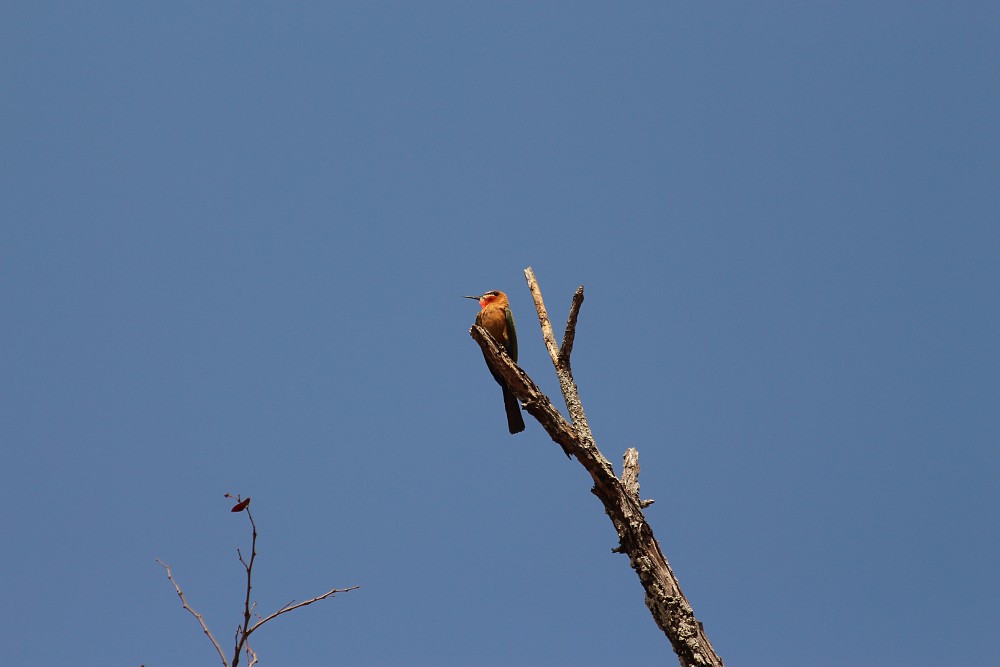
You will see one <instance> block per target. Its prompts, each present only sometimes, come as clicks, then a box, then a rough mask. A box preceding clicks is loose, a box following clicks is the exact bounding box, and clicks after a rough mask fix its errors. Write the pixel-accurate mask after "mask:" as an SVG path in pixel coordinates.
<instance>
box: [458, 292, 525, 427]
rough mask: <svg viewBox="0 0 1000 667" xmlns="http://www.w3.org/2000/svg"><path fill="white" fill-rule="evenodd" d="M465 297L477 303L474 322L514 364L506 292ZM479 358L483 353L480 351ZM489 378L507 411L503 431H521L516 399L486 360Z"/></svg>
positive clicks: (514, 335) (513, 336)
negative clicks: (495, 382) (493, 382)
mask: <svg viewBox="0 0 1000 667" xmlns="http://www.w3.org/2000/svg"><path fill="white" fill-rule="evenodd" d="M463 298H465V299H475V300H476V301H478V302H479V308H480V311H479V312H478V313H477V314H476V324H477V325H478V326H481V327H482V328H484V329H486V330H487V331H488V332H489V333H490V335H491V336H493V338H494V340H496V342H498V343H499V344H500V345H502V346H503V349H504V350H506V352H507V355H508V356H509V357H510V358H511V359H512V360H513V361H514V362H515V363H517V330H516V329H515V328H514V315H513V314H512V313H511V312H510V302H509V301H508V300H507V295H506V294H504V293H503V292H501V291H500V290H493V291H490V292H486V293H485V294H483V295H482V296H466V297H463ZM483 357H484V358H485V357H486V354H485V353H483ZM486 365H487V367H489V369H490V373H492V374H493V379H494V380H496V381H497V384H499V385H500V389H501V390H502V391H503V407H504V409H505V410H506V411H507V430H508V431H510V433H511V435H513V434H514V433H520V432H521V431H523V430H524V419H523V418H522V417H521V406H520V405H519V404H518V402H517V398H516V397H515V396H514V394H512V393H511V392H510V388H509V387H508V386H507V383H506V382H504V380H503V377H502V376H501V375H500V374H499V373H497V372H496V371H495V370H493V367H492V366H490V364H489V361H487V362H486Z"/></svg>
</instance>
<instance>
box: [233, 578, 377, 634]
mask: <svg viewBox="0 0 1000 667" xmlns="http://www.w3.org/2000/svg"><path fill="white" fill-rule="evenodd" d="M358 588H360V586H351V587H350V588H333V589H330V590H328V591H327V592H326V593H323V594H322V595H317V596H316V597H314V598H312V599H311V600H306V601H305V602H300V603H298V604H296V605H292V603H291V602H289V603H288V604H286V605H285V606H284V607H282V608H281V609H279V610H278V611H276V612H274V613H273V614H271V615H270V616H268V617H267V618H262V619H261V620H259V621H257V622H256V623H254V625H253V627H252V628H250V629H249V630H248V631H247V634H248V635H249V634H250V633H252V632H253V631H254V630H256V629H257V628H259V627H260V626H262V625H264V624H265V623H267V622H268V621H270V620H271V619H272V618H277V617H279V616H281V615H282V614H287V613H288V612H290V611H295V610H296V609H299V608H301V607H306V606H308V605H311V604H312V603H313V602H319V601H320V600H325V599H327V598H328V597H331V596H333V595H336V594H337V593H346V592H348V591H354V590H357V589H358ZM289 605H291V606H289Z"/></svg>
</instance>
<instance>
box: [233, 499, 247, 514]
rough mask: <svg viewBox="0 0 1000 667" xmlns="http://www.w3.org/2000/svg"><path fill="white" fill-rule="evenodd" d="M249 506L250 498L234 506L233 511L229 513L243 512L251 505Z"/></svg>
mask: <svg viewBox="0 0 1000 667" xmlns="http://www.w3.org/2000/svg"><path fill="white" fill-rule="evenodd" d="M249 504H250V498H245V499H244V500H242V501H240V502H238V503H236V504H235V505H233V509H231V510H229V511H230V512H242V511H243V510H245V509H246V508H247V505H249Z"/></svg>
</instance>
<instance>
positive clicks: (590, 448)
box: [470, 267, 723, 667]
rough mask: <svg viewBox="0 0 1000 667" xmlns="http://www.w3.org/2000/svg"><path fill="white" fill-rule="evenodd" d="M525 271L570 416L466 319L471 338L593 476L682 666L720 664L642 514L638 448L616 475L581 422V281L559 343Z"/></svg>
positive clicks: (532, 412) (530, 410)
mask: <svg viewBox="0 0 1000 667" xmlns="http://www.w3.org/2000/svg"><path fill="white" fill-rule="evenodd" d="M524 275H525V278H526V279H527V282H528V288H529V289H530V290H531V295H532V298H533V299H534V302H535V309H536V311H537V312H538V322H539V325H540V327H541V329H542V338H543V340H544V341H545V347H546V349H548V351H549V356H550V357H551V358H552V364H553V366H554V367H555V370H556V376H557V377H558V379H559V386H560V389H561V390H562V394H563V398H564V400H565V402H566V408H567V409H568V410H569V415H570V418H571V420H572V423H569V422H567V421H566V419H564V418H563V416H562V415H561V414H560V413H559V411H558V410H556V408H555V406H553V405H552V402H551V401H550V400H549V398H548V397H547V396H545V394H543V393H542V392H541V391H540V390H539V389H538V386H537V385H536V384H535V382H534V381H533V380H532V379H531V378H530V377H528V375H527V374H526V373H525V372H524V371H523V370H521V369H520V368H519V367H518V366H517V364H515V363H514V362H513V360H511V358H510V357H509V356H508V355H507V354H506V353H505V352H504V351H503V350H502V348H500V346H499V345H498V344H497V342H496V341H495V340H493V338H492V337H491V336H490V335H489V334H488V333H487V332H486V331H485V330H484V329H482V328H480V327H478V326H476V327H473V328H472V329H471V331H470V334H471V335H472V338H473V339H474V340H475V341H476V342H477V343H478V344H479V347H480V348H482V350H483V356H485V357H486V361H487V363H489V364H490V367H491V368H493V369H494V370H495V371H496V372H497V373H499V374H500V375H501V376H502V377H503V379H504V381H505V382H506V383H507V386H508V387H509V388H510V390H511V392H512V393H513V394H514V395H515V396H516V397H517V398H518V400H520V401H521V403H523V404H524V407H525V409H526V410H527V411H528V413H529V414H530V415H532V416H533V417H535V419H537V420H538V422H539V423H540V424H541V425H542V427H543V428H544V429H545V431H546V432H547V433H548V434H549V437H550V438H552V439H553V440H554V441H555V442H557V443H558V444H559V446H560V447H562V449H563V451H564V452H566V454H567V455H570V454H572V455H573V456H575V457H576V458H577V459H578V460H579V461H580V463H581V464H582V465H583V466H584V467H585V468H586V469H587V472H588V473H590V476H591V478H592V479H593V480H594V487H593V488H592V489H591V491H592V493H593V494H594V495H596V496H597V497H598V498H599V499H600V501H601V503H602V504H603V505H604V509H605V512H606V513H607V514H608V516H609V517H610V518H611V522H612V523H613V524H614V527H615V530H616V532H617V533H618V541H619V546H618V547H616V548H615V549H614V550H615V551H617V552H620V553H624V554H626V555H627V556H628V557H629V563H630V565H631V566H632V569H633V570H635V572H636V574H637V575H638V577H639V581H640V583H641V584H642V586H643V588H644V589H645V591H646V606H647V607H649V611H650V613H651V614H652V616H653V620H655V621H656V624H657V625H658V626H659V628H660V630H662V631H663V633H664V634H665V635H666V636H667V638H668V639H669V640H670V643H671V646H673V649H674V652H675V653H676V654H677V657H678V659H679V661H680V664H681V666H682V667H694V666H698V667H722V664H723V663H722V659H721V658H719V656H718V655H717V654H716V653H715V649H713V648H712V644H711V642H709V640H708V636H707V635H706V634H705V632H704V628H703V626H702V624H701V623H700V622H699V621H698V619H697V618H695V615H694V612H693V610H692V609H691V605H690V604H689V603H688V601H687V598H686V597H684V593H683V592H682V591H681V588H680V584H679V583H678V581H677V577H676V576H675V575H674V573H673V570H671V568H670V564H669V563H668V562H667V559H666V556H664V555H663V552H662V551H661V550H660V545H659V543H658V542H657V541H656V538H655V537H654V536H653V530H652V528H650V526H649V524H648V523H647V522H646V517H645V516H644V515H643V512H642V509H643V507H645V506H648V505H649V504H650V503H651V502H652V501H642V500H641V499H640V498H639V483H638V474H639V466H638V453H637V452H636V454H635V458H634V461H633V460H632V459H627V460H626V465H625V471H624V472H623V474H622V479H618V478H617V477H616V476H615V474H614V470H613V468H612V467H611V464H610V463H609V462H608V460H607V459H606V458H605V457H604V455H603V454H601V452H600V450H598V449H597V445H596V444H595V442H594V436H593V434H592V433H591V431H590V426H589V424H588V423H587V416H586V414H585V413H584V411H583V405H582V403H581V401H580V395H579V391H578V389H577V386H576V382H575V381H574V379H573V373H572V370H571V367H570V363H569V359H570V354H571V352H572V349H573V341H574V339H575V331H576V322H577V317H578V315H579V311H580V306H581V304H582V303H583V287H580V288H579V289H577V292H576V294H575V295H574V297H573V304H572V306H571V308H570V315H569V318H568V320H567V323H566V335H565V338H564V340H563V347H562V350H559V348H558V347H557V346H556V341H555V335H554V334H553V332H552V325H551V323H550V321H549V317H548V312H547V311H546V309H545V303H544V301H543V300H542V293H541V289H540V288H539V286H538V281H537V280H536V279H535V275H534V271H532V269H531V267H528V268H527V269H525V271H524ZM630 451H635V450H630ZM626 456H628V455H626Z"/></svg>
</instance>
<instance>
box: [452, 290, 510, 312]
mask: <svg viewBox="0 0 1000 667" xmlns="http://www.w3.org/2000/svg"><path fill="white" fill-rule="evenodd" d="M462 298H463V299H475V300H476V301H478V302H479V307H480V308H485V307H486V306H488V305H490V304H491V303H498V304H499V305H501V306H507V305H508V301H507V295H506V294H504V293H503V292H501V291H500V290H493V291H491V292H486V293H485V294H483V295H482V296H466V297H462Z"/></svg>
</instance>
